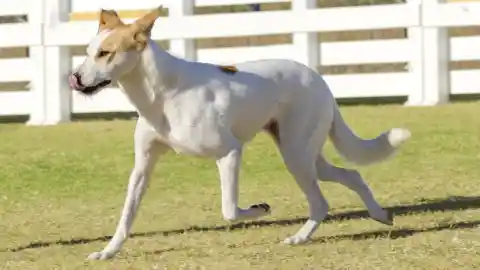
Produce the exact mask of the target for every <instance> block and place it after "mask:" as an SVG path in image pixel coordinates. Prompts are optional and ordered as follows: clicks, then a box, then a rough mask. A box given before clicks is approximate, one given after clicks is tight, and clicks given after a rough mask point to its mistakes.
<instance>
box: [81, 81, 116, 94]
mask: <svg viewBox="0 0 480 270" xmlns="http://www.w3.org/2000/svg"><path fill="white" fill-rule="evenodd" d="M111 82H112V81H110V80H105V81H102V82H100V83H99V84H97V85H92V86H85V87H83V88H81V89H79V90H78V91H79V92H81V93H82V94H85V95H93V94H95V93H97V92H98V91H100V90H102V88H104V87H105V86H107V85H109V84H110V83H111Z"/></svg>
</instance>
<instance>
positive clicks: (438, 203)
mask: <svg viewBox="0 0 480 270" xmlns="http://www.w3.org/2000/svg"><path fill="white" fill-rule="evenodd" d="M477 208H480V197H449V198H446V199H433V200H425V201H423V202H421V203H418V204H411V205H399V206H391V207H386V208H385V209H387V210H389V211H391V212H393V213H394V215H397V216H399V215H407V214H415V213H422V212H441V211H455V210H466V209H477ZM362 218H369V215H368V212H367V211H365V210H362V211H351V212H344V213H338V214H334V215H329V216H328V217H327V219H326V221H339V220H349V219H362ZM306 220H307V218H296V219H281V220H268V221H251V222H241V223H236V224H233V225H223V226H209V227H199V226H192V227H189V228H184V229H175V230H166V231H152V232H140V233H132V234H131V235H130V237H132V238H135V237H148V236H158V235H162V236H168V235H177V234H184V233H189V232H208V231H226V230H239V229H248V228H252V227H266V226H289V225H295V224H302V223H304V222H305V221H306ZM479 225H480V220H477V221H470V222H457V223H448V224H447V223H445V224H439V225H437V226H434V227H429V228H421V229H405V228H404V229H397V230H395V229H393V230H392V229H386V230H378V231H369V232H362V233H356V234H343V235H338V236H329V237H321V238H316V239H314V242H325V241H329V242H331V241H340V240H345V239H348V240H362V239H368V238H379V237H384V238H390V239H397V238H403V237H409V236H412V235H414V234H417V233H423V232H432V231H441V230H447V229H464V228H474V227H477V226H479ZM111 238H112V237H111V236H101V237H96V238H73V239H71V240H58V241H51V242H42V241H38V242H32V243H30V244H28V245H25V246H19V247H16V248H10V249H4V250H0V252H18V251H22V250H25V249H35V248H44V247H49V246H52V245H65V246H72V245H80V244H88V243H92V242H98V241H108V240H110V239H111Z"/></svg>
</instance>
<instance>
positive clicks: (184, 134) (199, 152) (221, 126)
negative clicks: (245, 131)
mask: <svg viewBox="0 0 480 270" xmlns="http://www.w3.org/2000/svg"><path fill="white" fill-rule="evenodd" d="M199 101H201V102H199ZM192 103H193V104H192ZM164 113H165V119H166V120H167V121H168V124H169V131H168V134H166V139H167V140H168V143H169V144H170V146H171V147H172V149H173V150H175V152H177V153H184V154H189V155H195V156H218V155H221V154H222V153H223V152H224V151H225V150H224V149H225V146H226V144H228V141H227V137H228V136H227V134H226V132H227V129H225V118H224V113H225V112H222V111H221V110H219V108H218V106H216V104H215V103H213V102H210V101H209V100H196V101H195V102H190V99H188V100H180V101H175V102H171V103H169V104H165V107H164Z"/></svg>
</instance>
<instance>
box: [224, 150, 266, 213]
mask: <svg viewBox="0 0 480 270" xmlns="http://www.w3.org/2000/svg"><path fill="white" fill-rule="evenodd" d="M241 159H242V147H237V148H235V149H232V150H231V151H229V152H228V154H227V155H225V156H224V157H222V158H220V159H218V160H217V167H218V171H219V174H220V182H221V190H222V214H223V218H224V219H225V220H228V221H237V220H244V219H254V218H258V217H261V216H265V215H267V214H269V213H270V206H269V205H268V204H266V203H261V204H254V205H251V206H250V208H248V209H241V208H239V207H238V176H239V172H240V164H241Z"/></svg>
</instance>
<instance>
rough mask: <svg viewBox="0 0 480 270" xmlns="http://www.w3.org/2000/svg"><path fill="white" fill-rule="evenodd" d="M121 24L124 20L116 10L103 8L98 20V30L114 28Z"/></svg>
mask: <svg viewBox="0 0 480 270" xmlns="http://www.w3.org/2000/svg"><path fill="white" fill-rule="evenodd" d="M119 25H123V22H122V20H121V19H120V17H119V16H118V14H117V12H116V11H115V10H109V9H101V10H100V17H99V20H98V31H102V30H104V29H113V28H115V27H117V26H119Z"/></svg>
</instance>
